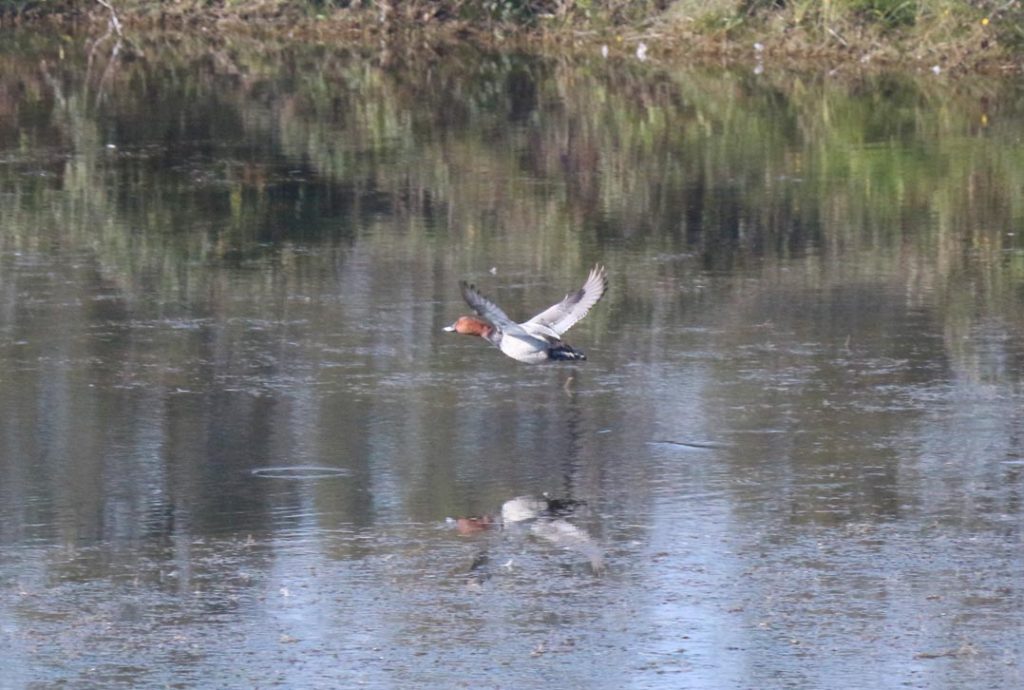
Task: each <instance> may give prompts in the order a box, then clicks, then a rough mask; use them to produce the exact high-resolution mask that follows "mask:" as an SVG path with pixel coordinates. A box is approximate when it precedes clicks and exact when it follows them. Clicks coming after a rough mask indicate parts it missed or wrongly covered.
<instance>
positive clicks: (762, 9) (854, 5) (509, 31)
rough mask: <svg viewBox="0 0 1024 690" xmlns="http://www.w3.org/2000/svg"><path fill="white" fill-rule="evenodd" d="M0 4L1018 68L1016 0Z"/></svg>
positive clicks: (126, 19) (54, 17)
mask: <svg viewBox="0 0 1024 690" xmlns="http://www.w3.org/2000/svg"><path fill="white" fill-rule="evenodd" d="M0 17H2V21H3V24H5V25H14V24H34V23H47V22H55V21H56V22H62V23H67V22H75V23H86V22H88V23H108V22H110V26H111V28H114V24H113V23H112V22H113V20H114V19H115V18H116V21H117V23H119V25H120V26H121V27H122V28H123V30H131V29H139V30H141V29H148V28H165V29H166V28H174V29H182V30H192V31H200V32H206V33H209V32H213V33H217V32H238V31H244V32H250V33H255V34H260V33H274V34H284V35H290V36H294V37H296V38H313V39H315V40H319V41H332V40H338V41H340V40H359V39H367V38H369V39H381V38H387V37H389V36H396V35H408V34H409V33H416V34H425V35H428V36H429V37H432V38H440V39H443V38H446V37H448V38H462V39H467V38H472V39H475V40H479V41H487V42H496V41H497V42H516V43H522V42H526V43H532V44H540V45H541V46H542V47H552V48H556V49H558V50H593V51H599V52H601V53H606V54H609V55H614V54H627V55H633V56H636V57H639V58H640V59H650V60H673V59H679V58H690V59H694V58H700V59H715V60H729V61H753V62H763V61H769V60H771V61H774V62H785V63H788V64H793V65H799V64H800V63H803V64H804V65H805V66H819V65H822V64H827V65H829V66H830V67H832V68H837V69H842V68H848V67H851V66H858V68H860V67H859V66H870V65H885V66H892V65H900V66H905V67H911V68H917V69H929V70H932V71H934V72H937V73H938V72H954V73H955V72H968V71H978V70H983V71H1020V70H1021V69H1022V68H1024V0H635V1H631V0H162V1H161V0H0Z"/></svg>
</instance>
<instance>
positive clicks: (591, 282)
mask: <svg viewBox="0 0 1024 690" xmlns="http://www.w3.org/2000/svg"><path fill="white" fill-rule="evenodd" d="M607 289H608V273H607V272H606V271H605V269H604V266H601V265H597V266H594V268H592V269H591V271H590V275H589V276H587V282H585V283H583V287H581V288H580V289H579V290H577V291H576V292H572V293H569V294H568V295H566V296H565V299H563V300H562V301H561V302H559V303H558V304H556V305H554V306H551V307H548V308H547V309H545V310H544V311H542V312H541V313H539V314H537V315H536V316H534V317H533V318H532V319H530V320H529V321H527V322H526V323H525V324H523V326H525V327H527V330H529V327H530V326H539V327H541V328H544V329H550V330H552V331H554V333H555V334H556V335H558V336H561V335H562V334H563V333H565V332H566V331H567V330H569V329H570V328H572V327H573V325H575V323H576V322H577V321H579V320H580V319H582V318H583V317H584V316H586V315H587V312H588V311H590V308H591V307H593V306H594V305H595V304H597V303H598V302H600V301H601V298H602V297H604V293H605V291H606V290H607Z"/></svg>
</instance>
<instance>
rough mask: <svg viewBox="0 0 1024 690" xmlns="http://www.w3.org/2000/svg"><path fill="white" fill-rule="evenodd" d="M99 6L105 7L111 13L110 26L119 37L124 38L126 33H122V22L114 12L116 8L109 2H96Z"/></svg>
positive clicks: (101, 0)
mask: <svg viewBox="0 0 1024 690" xmlns="http://www.w3.org/2000/svg"><path fill="white" fill-rule="evenodd" d="M96 2H98V3H99V4H101V5H103V6H104V7H106V8H107V10H108V11H109V12H110V26H112V27H113V28H114V31H116V32H117V35H118V36H120V37H121V38H124V32H123V31H121V20H120V19H118V18H117V12H116V11H115V10H114V6H113V5H111V4H110V3H109V2H107V0H96Z"/></svg>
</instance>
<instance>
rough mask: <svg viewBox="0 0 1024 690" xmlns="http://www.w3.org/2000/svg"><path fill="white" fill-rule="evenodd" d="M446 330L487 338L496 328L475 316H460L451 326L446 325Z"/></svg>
mask: <svg viewBox="0 0 1024 690" xmlns="http://www.w3.org/2000/svg"><path fill="white" fill-rule="evenodd" d="M444 330H445V331H447V332H449V333H458V334H460V335H478V336H480V337H481V338H486V337H487V336H488V335H490V333H491V331H493V330H494V326H492V325H491V324H489V323H487V322H486V321H484V320H483V319H478V318H477V317H475V316H460V317H459V318H458V319H456V320H455V323H453V324H452V325H451V326H445V327H444Z"/></svg>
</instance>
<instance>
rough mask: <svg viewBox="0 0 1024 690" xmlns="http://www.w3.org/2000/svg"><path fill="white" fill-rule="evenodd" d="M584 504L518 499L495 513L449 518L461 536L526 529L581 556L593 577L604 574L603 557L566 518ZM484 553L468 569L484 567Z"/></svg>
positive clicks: (531, 533)
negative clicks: (587, 562)
mask: <svg viewBox="0 0 1024 690" xmlns="http://www.w3.org/2000/svg"><path fill="white" fill-rule="evenodd" d="M583 505H585V504H584V503H583V501H578V500H576V499H572V498H550V497H548V496H547V495H544V496H539V497H537V496H517V497H516V498H512V499H509V500H508V501H505V502H504V503H503V504H502V506H501V511H500V512H499V513H497V514H484V515H474V516H464V517H457V518H448V522H449V524H452V525H454V526H455V529H456V531H458V533H459V534H461V535H473V534H478V533H480V532H484V531H487V530H492V529H493V530H514V529H522V528H526V529H527V530H528V532H529V534H530V535H532V536H535V537H537V538H539V539H543V540H544V541H547V542H549V543H551V544H554V545H555V546H559V547H562V548H564V549H567V550H569V551H572V552H574V553H578V554H580V555H582V556H584V557H585V558H586V559H587V560H588V561H589V563H590V567H591V569H592V570H593V571H594V573H596V574H600V573H602V572H603V571H604V555H603V553H602V551H601V548H600V547H599V546H598V545H597V544H596V543H595V542H594V540H593V538H592V537H591V536H590V534H588V533H587V531H586V530H584V529H581V528H580V527H577V526H576V525H574V524H572V523H570V522H569V521H568V520H566V519H565V518H567V517H570V516H572V515H573V514H575V512H576V511H577V509H579V508H580V507H581V506H583ZM488 562H489V559H488V558H487V557H486V554H483V555H478V556H477V557H476V558H475V559H474V561H473V565H472V566H471V567H470V570H471V571H472V570H476V569H477V568H479V567H482V566H483V565H486V564H487V563H488Z"/></svg>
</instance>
